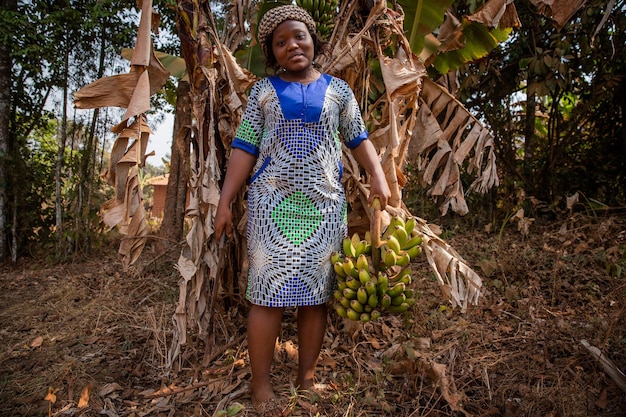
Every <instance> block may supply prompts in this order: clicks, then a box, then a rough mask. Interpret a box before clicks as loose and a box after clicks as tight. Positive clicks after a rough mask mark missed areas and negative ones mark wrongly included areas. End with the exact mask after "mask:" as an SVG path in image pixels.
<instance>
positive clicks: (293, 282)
mask: <svg viewBox="0 0 626 417" xmlns="http://www.w3.org/2000/svg"><path fill="white" fill-rule="evenodd" d="M339 134H341V138H342V139H343V140H344V143H345V144H346V145H347V146H348V148H355V147H357V146H358V145H359V144H360V143H361V142H362V141H363V140H366V139H367V131H366V128H365V124H364V123H363V119H362V117H361V111H360V109H359V106H358V103H357V102H356V99H355V97H354V94H353V92H352V90H351V89H350V86H349V85H348V84H347V83H346V82H345V81H343V80H341V79H339V78H335V77H332V76H330V75H327V74H322V75H321V76H320V77H319V78H318V79H317V80H316V81H314V82H312V83H310V84H306V85H305V84H301V83H298V82H287V81H283V80H281V79H280V77H278V76H270V77H266V78H263V79H262V80H260V81H258V82H257V83H256V84H255V85H254V86H253V87H252V90H251V92H250V96H249V99H248V104H247V107H246V110H245V114H244V116H243V121H242V123H241V125H240V126H239V128H238V130H237V134H236V136H235V139H234V140H233V143H232V147H234V148H239V149H242V150H244V151H246V152H248V153H250V154H252V155H255V156H257V157H258V159H257V162H256V165H255V167H254V169H253V171H252V172H253V175H252V178H251V179H250V187H249V191H248V226H247V233H246V236H247V239H248V253H249V256H250V270H249V274H248V287H247V290H246V298H247V299H248V300H250V301H251V302H252V303H253V304H258V305H262V306H269V307H289V306H308V305H318V304H324V303H326V302H327V301H328V300H329V298H330V297H331V295H332V292H333V291H334V288H335V273H334V270H333V268H332V265H331V263H330V255H331V253H332V252H333V251H334V250H339V249H340V247H341V241H342V239H343V238H344V237H345V236H346V235H347V228H348V227H347V206H346V198H345V193H344V189H343V185H342V183H341V176H342V174H343V166H342V163H341V142H340V136H339Z"/></svg>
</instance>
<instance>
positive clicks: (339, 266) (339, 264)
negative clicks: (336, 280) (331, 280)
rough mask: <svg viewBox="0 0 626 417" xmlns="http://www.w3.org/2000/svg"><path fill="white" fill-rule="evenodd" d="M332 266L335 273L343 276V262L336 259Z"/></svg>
mask: <svg viewBox="0 0 626 417" xmlns="http://www.w3.org/2000/svg"><path fill="white" fill-rule="evenodd" d="M333 268H334V269H335V273H336V274H337V275H339V276H340V277H341V278H345V277H346V276H347V275H346V271H345V270H344V269H343V262H341V261H338V262H335V263H334V264H333Z"/></svg>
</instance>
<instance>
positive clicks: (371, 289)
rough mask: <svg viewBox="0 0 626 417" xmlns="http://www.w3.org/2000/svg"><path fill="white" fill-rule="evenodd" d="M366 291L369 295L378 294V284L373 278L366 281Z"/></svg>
mask: <svg viewBox="0 0 626 417" xmlns="http://www.w3.org/2000/svg"><path fill="white" fill-rule="evenodd" d="M365 291H367V293H368V294H369V295H372V294H377V286H376V284H375V283H374V281H373V280H371V279H370V280H369V281H367V282H366V283H365Z"/></svg>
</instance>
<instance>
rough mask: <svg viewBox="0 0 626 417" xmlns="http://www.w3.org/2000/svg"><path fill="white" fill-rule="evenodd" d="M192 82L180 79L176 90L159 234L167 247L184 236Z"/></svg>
mask: <svg viewBox="0 0 626 417" xmlns="http://www.w3.org/2000/svg"><path fill="white" fill-rule="evenodd" d="M189 92H190V85H189V82H187V81H184V80H180V81H179V82H178V89H177V92H176V97H177V99H176V113H175V116H174V129H173V140H172V156H171V160H170V175H169V180H168V183H167V191H166V194H165V209H164V212H163V223H161V229H160V230H159V235H160V236H161V237H162V238H163V240H162V241H161V242H162V245H163V249H166V248H167V247H168V246H169V245H170V244H171V243H176V242H179V241H180V240H181V239H182V238H183V224H184V220H185V207H186V203H187V182H188V181H189V140H190V132H189V127H190V126H191V123H192V117H191V97H190V95H189Z"/></svg>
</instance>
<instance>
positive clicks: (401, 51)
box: [170, 0, 515, 363]
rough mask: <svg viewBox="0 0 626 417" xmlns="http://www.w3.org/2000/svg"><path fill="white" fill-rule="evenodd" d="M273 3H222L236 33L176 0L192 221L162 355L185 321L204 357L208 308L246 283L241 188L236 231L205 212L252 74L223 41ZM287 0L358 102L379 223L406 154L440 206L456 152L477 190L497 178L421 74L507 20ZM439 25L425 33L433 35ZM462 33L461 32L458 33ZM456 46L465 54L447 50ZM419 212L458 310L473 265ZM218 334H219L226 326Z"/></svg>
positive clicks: (469, 298) (211, 205) (472, 134)
mask: <svg viewBox="0 0 626 417" xmlns="http://www.w3.org/2000/svg"><path fill="white" fill-rule="evenodd" d="M274 3H280V4H285V3H291V1H274V2H269V1H266V2H262V3H260V4H259V5H258V7H256V8H255V7H251V6H253V4H251V3H250V2H245V1H233V2H231V7H230V9H229V10H228V12H227V15H226V23H225V24H224V27H228V28H229V33H234V34H236V35H237V36H220V34H219V33H218V30H217V28H216V26H215V23H214V20H213V16H212V14H211V11H210V7H209V2H206V1H205V2H193V1H190V0H179V2H178V14H179V34H180V37H181V41H182V50H183V55H184V58H185V61H186V62H187V73H188V74H189V76H190V82H191V95H192V97H195V98H194V99H193V114H194V117H195V119H196V129H197V131H196V132H195V135H194V138H193V139H192V142H193V147H194V152H193V156H192V163H191V167H192V180H191V206H190V209H189V210H188V212H187V215H188V216H189V217H190V219H191V224H192V226H191V230H190V232H189V234H188V235H187V240H186V245H185V248H184V249H183V251H182V253H181V256H180V259H179V261H178V265H177V268H178V269H179V271H180V273H181V280H180V298H179V302H178V307H177V310H176V313H175V317H174V320H175V323H176V325H177V327H176V332H175V340H174V343H173V344H172V350H171V351H170V361H171V362H170V363H173V361H174V359H175V358H177V357H178V355H179V353H180V349H181V347H182V346H184V345H185V344H186V342H187V334H188V330H189V329H195V332H196V333H197V334H198V336H199V337H200V338H201V339H202V340H203V341H204V342H205V349H206V350H205V358H204V362H205V363H206V362H208V361H209V360H210V358H211V351H212V346H213V345H214V344H215V340H216V338H217V335H216V334H215V329H216V328H215V327H213V326H214V325H213V323H214V322H215V320H214V319H215V318H216V317H218V316H221V315H220V314H219V310H220V309H223V308H225V307H227V305H225V304H228V303H229V302H233V303H236V302H237V301H238V300H237V299H236V298H235V296H234V294H241V293H243V291H241V289H243V288H245V274H244V273H245V265H246V263H247V261H246V256H247V255H246V250H245V239H244V230H245V215H246V210H245V202H244V196H243V191H242V193H241V195H240V198H239V199H237V201H236V202H235V203H234V212H236V213H237V214H238V217H239V219H240V222H239V225H238V228H237V230H238V233H236V235H235V239H233V240H231V241H228V242H224V241H220V240H219V239H217V237H216V236H214V234H213V229H212V218H213V215H214V212H215V210H216V207H217V202H218V200H219V193H220V184H221V178H222V175H223V173H224V171H225V166H226V164H227V155H228V152H229V149H230V147H229V146H230V142H231V140H232V139H233V135H234V132H235V131H236V128H237V126H238V124H239V121H240V120H241V116H242V113H243V109H244V106H245V103H246V96H245V92H246V90H247V89H248V88H249V87H250V86H251V84H252V83H253V82H254V81H256V80H257V79H258V77H257V76H255V75H253V73H252V72H249V71H248V70H246V69H244V68H243V66H241V65H239V63H238V61H237V60H236V59H235V57H234V55H233V53H232V51H234V50H235V49H237V48H238V47H239V46H240V45H244V44H245V42H246V38H245V34H246V33H247V25H250V26H252V28H253V29H254V26H255V22H257V21H258V19H259V18H260V16H261V15H262V14H263V12H264V11H265V10H267V9H268V8H269V7H273V6H275V5H276V4H274ZM296 3H298V4H299V5H301V6H302V7H304V8H307V9H308V10H309V11H310V13H311V14H312V15H314V16H316V19H317V20H316V21H317V22H318V29H319V32H320V33H322V34H324V33H326V34H327V35H328V41H329V42H330V44H331V45H334V50H333V51H332V54H331V55H330V57H328V58H326V59H324V58H321V59H320V61H319V62H318V63H319V64H320V65H321V66H322V68H323V69H324V71H325V72H328V73H330V74H333V75H336V76H339V77H341V78H343V79H344V80H346V81H347V82H348V83H349V84H350V85H351V87H352V89H353V90H354V92H355V94H356V95H357V99H359V101H360V103H362V106H363V113H364V116H365V119H366V123H367V124H368V127H369V130H370V132H371V140H372V141H373V143H374V145H375V146H376V148H377V149H378V150H379V153H380V157H381V160H382V162H383V167H384V168H385V173H386V177H387V181H388V183H389V185H390V188H391V189H392V194H393V195H392V198H391V200H390V202H389V204H388V208H387V210H386V212H385V213H384V214H385V215H386V221H387V222H388V221H389V218H390V217H391V216H394V215H397V216H401V217H404V218H406V217H408V216H411V213H409V211H408V209H407V208H406V206H405V205H404V204H403V201H402V188H403V186H404V185H405V183H406V179H405V177H404V173H403V170H404V168H405V164H406V162H407V160H409V158H415V159H416V162H417V163H418V166H419V167H420V168H422V169H423V171H424V172H425V173H426V174H425V175H424V176H423V182H424V184H425V185H426V186H427V187H429V188H430V189H432V195H433V196H436V197H438V196H441V197H442V198H443V203H442V207H448V206H450V207H452V209H453V210H455V211H458V212H460V213H464V212H467V206H466V204H465V202H464V199H463V190H462V188H461V186H460V184H461V183H460V179H459V177H460V175H459V167H460V166H461V165H462V164H463V163H464V162H465V160H466V159H468V160H469V161H470V162H469V166H470V169H471V170H473V171H472V172H474V173H475V175H476V178H477V180H476V185H475V187H474V188H475V189H476V190H479V191H484V190H487V189H488V188H489V187H492V186H494V185H497V176H496V173H495V157H494V156H493V150H492V146H491V144H492V142H491V141H492V140H493V138H492V137H491V136H490V135H489V132H488V131H487V130H486V129H484V128H483V127H482V126H481V125H480V123H478V121H477V120H476V119H475V118H473V117H472V116H471V114H470V113H469V112H467V111H466V110H465V109H464V108H463V107H462V106H461V105H460V103H459V102H458V101H457V100H455V99H454V97H453V96H452V95H451V94H450V93H449V92H448V91H447V90H446V89H445V87H443V86H441V85H440V84H436V83H434V82H433V81H431V80H430V79H429V78H428V71H427V69H428V68H427V66H429V67H430V66H432V67H434V68H440V70H443V68H448V69H447V70H446V71H448V70H449V69H450V68H454V65H457V66H458V65H459V63H462V62H466V61H468V60H470V59H476V58H477V57H481V56H484V54H485V53H486V52H487V51H488V50H489V49H490V48H493V47H494V46H495V45H496V44H497V43H498V42H499V41H500V40H502V39H503V38H504V37H505V34H507V33H508V31H509V29H503V28H502V27H500V25H499V24H498V22H494V19H492V20H491V21H490V24H491V26H490V27H486V28H483V24H482V23H475V22H473V21H471V22H470V23H467V24H464V23H458V24H455V23H454V22H455V20H454V19H453V18H452V17H450V18H447V16H448V15H449V14H448V15H447V11H448V8H449V6H450V4H451V1H450V0H445V1H442V0H431V1H420V2H417V3H415V2H413V1H408V0H407V1H398V2H397V3H396V7H392V6H391V5H389V6H388V5H387V3H386V2H383V1H380V0H379V1H369V2H368V1H357V0H348V1H341V2H333V1H329V2H322V5H323V7H322V6H320V3H318V2H314V1H310V2H309V1H306V0H302V1H297V2H296ZM329 3H330V5H331V7H328V6H329ZM490 3H491V2H490ZM500 3H503V4H501V5H500V6H499V7H500V9H503V10H504V11H508V12H507V13H508V14H513V16H515V14H514V9H512V6H508V5H507V2H500ZM251 10H258V14H257V15H256V16H255V15H254V14H251ZM322 11H323V13H322ZM512 11H513V12H512ZM407 12H408V14H407ZM407 16H410V17H409V18H408V19H407ZM450 16H451V15H450ZM476 20H479V19H478V18H477V17H476ZM511 21H513V22H514V21H515V19H511ZM464 22H465V21H464ZM442 25H444V26H445V30H444V29H441V27H442ZM476 26H478V27H479V28H482V29H480V30H478V29H476ZM407 27H409V28H411V30H409V31H407V33H410V39H409V38H407V37H406V36H405V28H407ZM438 28H440V30H439V36H438V37H436V36H434V35H432V33H433V31H434V30H435V29H438ZM463 36H466V38H467V39H468V40H469V41H465V42H460V41H459V39H460V38H461V37H463ZM225 39H228V41H229V45H226V44H225V42H224V40H225ZM455 39H456V42H454V40H455ZM481 39H483V40H484V39H488V40H489V43H488V44H486V45H485V44H483V43H484V42H483V43H481ZM420 45H421V46H420ZM476 45H479V46H480V47H478V46H476ZM427 46H428V47H427ZM455 50H464V51H465V52H463V53H458V54H456V55H453V54H452V52H453V51H455ZM247 52H248V53H247V58H248V59H247V61H246V62H247V63H248V64H249V63H252V62H255V61H254V58H255V57H258V56H260V54H259V53H258V45H257V46H256V47H254V41H253V47H252V48H248V50H247ZM446 54H447V55H446ZM240 60H241V57H240ZM463 60H465V61H463ZM257 62H258V61H257ZM435 63H436V64H435ZM250 68H252V66H250ZM438 118H441V119H439V120H442V125H443V126H442V125H440V124H439V122H438ZM472 150H473V153H471V151H472ZM344 157H345V164H344V166H345V168H346V169H345V187H346V190H347V195H348V201H349V204H350V215H349V219H348V223H349V227H350V228H351V229H352V230H359V229H362V228H364V227H368V225H369V217H370V215H371V213H370V210H369V208H368V206H367V203H366V202H367V196H368V181H367V178H364V176H363V175H362V172H361V171H360V169H359V167H358V165H357V163H356V161H354V160H353V159H352V157H351V155H350V154H349V152H344ZM443 211H445V210H443ZM419 220H420V221H419V229H420V231H421V233H422V235H423V237H424V250H425V253H426V256H427V259H428V260H429V262H430V264H431V266H432V268H433V271H434V272H435V275H436V276H437V277H438V279H439V281H440V284H441V287H442V289H443V290H444V293H445V295H446V298H448V299H449V300H450V301H451V302H452V303H453V304H454V305H455V306H456V305H458V306H461V307H462V309H465V308H466V307H467V305H468V304H471V303H476V301H477V299H478V295H479V290H480V286H481V282H480V278H479V277H478V275H477V274H476V273H475V272H474V271H473V270H472V269H471V268H470V267H469V266H468V265H467V263H466V262H465V261H464V260H463V258H462V257H461V256H460V255H459V254H458V253H457V252H456V251H455V250H454V249H453V248H452V247H450V246H449V245H448V244H446V242H444V241H443V240H441V239H440V238H439V237H438V236H437V235H436V234H435V233H433V232H432V231H431V229H430V228H429V227H428V225H427V223H426V221H424V220H422V219H419ZM228 259H237V263H236V264H235V265H233V263H232V262H228V261H227V260H228ZM235 289H239V291H234V290H235ZM224 300H226V302H225V301H224ZM224 337H225V338H226V339H228V335H224Z"/></svg>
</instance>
